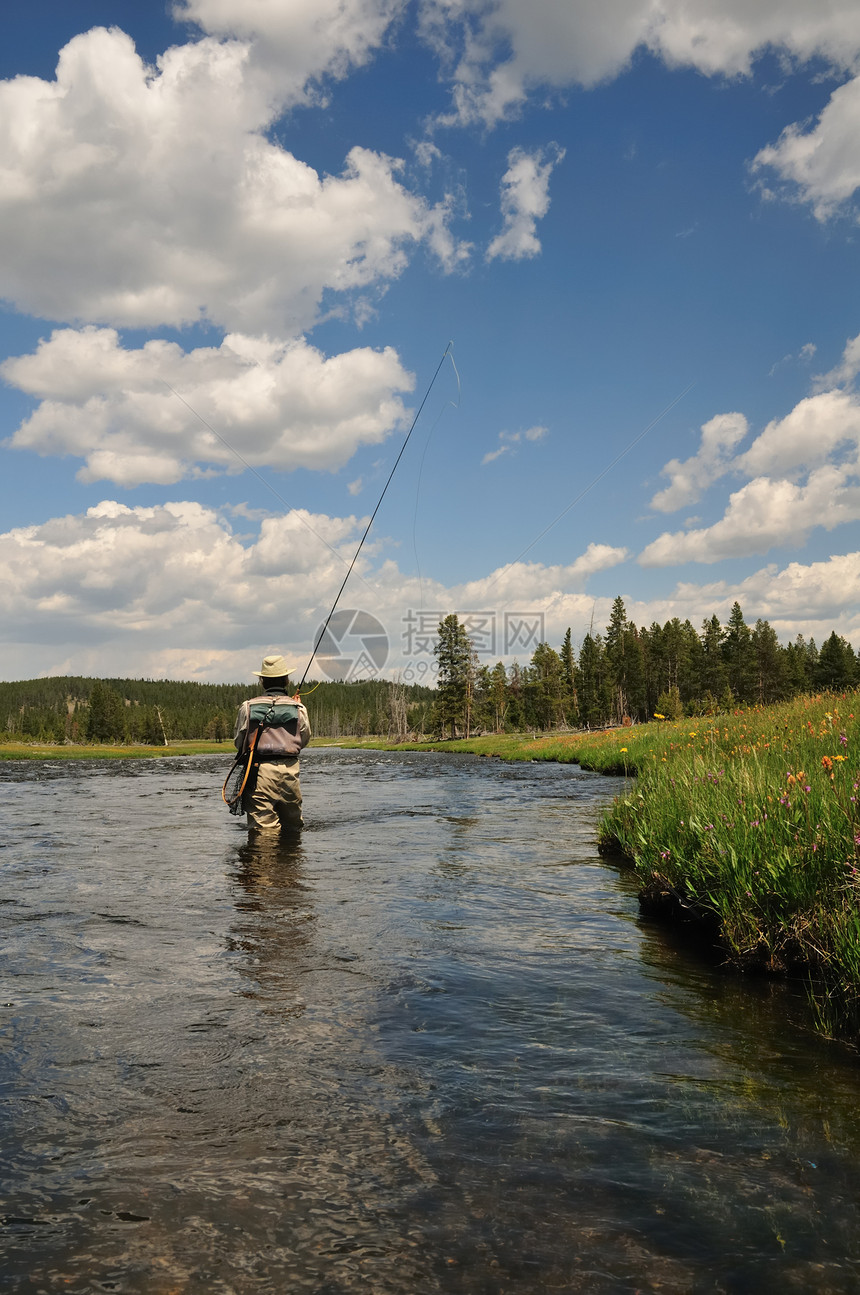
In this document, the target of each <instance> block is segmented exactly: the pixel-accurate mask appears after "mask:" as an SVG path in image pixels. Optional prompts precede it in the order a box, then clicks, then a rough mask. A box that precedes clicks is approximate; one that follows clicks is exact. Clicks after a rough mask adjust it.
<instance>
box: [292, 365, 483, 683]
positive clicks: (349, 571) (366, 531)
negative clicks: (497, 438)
mask: <svg viewBox="0 0 860 1295" xmlns="http://www.w3.org/2000/svg"><path fill="white" fill-rule="evenodd" d="M453 348H454V343H453V342H449V343H448V345H447V346H446V347H445V350H444V352H443V355H442V358H441V360H440V361H439V363H438V364H437V365H436V371H435V373H434V374H433V377H432V378H431V379H430V382H429V385H428V387H427V390H426V391H425V392H424V398H423V400H422V401H421V404H420V405H419V406H418V412H417V414H416V415H415V417H414V418H413V419H412V426H411V427H410V428H409V431H408V432H407V433H406V439H405V440H404V442H403V444H402V445H401V447H400V453H399V454H398V455H397V458H396V459H395V460H394V467H393V468H392V469H391V471H390V472H389V474H388V480H387V481H386V483H385V485H384V486H383V487H382V494H381V495H380V496H379V499H378V500H377V501H376V507H375V508H374V510H373V512H372V513H371V516H370V521H369V522H368V523H367V526H366V527H365V528H364V534H363V535H362V537H361V540H360V541H359V545H358V548H357V549H356V550H355V555H354V557H353V559H352V561H351V562H350V564H349V567H348V568H347V572H346V575H345V576H344V578H343V583H342V584H341V586H340V589H338V591H337V597H336V598H335V600H334V602H333V603H332V605H331V611H330V612H329V614H328V616H326V618H325V621H324V622H323V625H322V628H321V630H320V632H319V634H318V635H317V639H316V642H315V643H314V648H313V651H312V652H311V655H310V659H309V661H308V663H307V665H306V666H305V672H304V674H303V675H302V677H301V682H300V683H299V686H298V688H297V689H296V695H297V696H298V694H299V693H300V692H301V690H302V687H303V686H304V682H305V680H306V679H307V677H308V671H309V670H310V668H311V666H312V665H313V661H314V657H315V656H316V654H317V651H318V650H319V645H320V643H321V642H322V640H323V635H324V634H325V632H326V630H327V629H328V626H329V621H330V620H331V618H332V616H334V613H335V610H336V608H337V605H338V603H339V602H340V596H341V594H342V593H343V591H344V589H345V588H346V582H347V580H348V579H349V577H350V576H351V575H352V569H353V567H354V566H355V564H356V562H357V561H358V555H359V553H360V552H361V550H362V548H363V547H364V541H365V540H366V539H367V536H368V534H369V532H370V528H371V526H372V525H373V522H374V518H375V517H376V514H377V513H378V512H379V509H380V507H381V505H382V501H383V499H384V498H385V494H386V491H387V490H388V487H389V486H390V485H391V479H392V477H393V476H394V474H395V472H396V471H397V465H398V463H399V462H400V460H401V459H402V458H403V453H404V451H405V449H406V446H407V445H408V444H409V438H410V437H411V435H412V433H413V432H414V431H415V425H416V424H417V422H418V419H419V418H420V417H421V411H422V409H423V408H424V406H425V405H426V404H427V400H428V397H429V395H430V392H431V391H432V390H433V386H434V384H435V382H436V379H437V378H438V376H439V372H440V370H441V368H442V365H443V364H444V363H445V361H446V360H447V358H448V356H449V355H450V356H451V363H452V364H453V362H454V356H453ZM455 372H456V368H455ZM457 380H458V382H459V377H458V379H457Z"/></svg>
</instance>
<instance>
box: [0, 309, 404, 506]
mask: <svg viewBox="0 0 860 1295" xmlns="http://www.w3.org/2000/svg"><path fill="white" fill-rule="evenodd" d="M0 373H2V375H3V377H4V378H5V380H6V381H7V382H8V383H10V384H11V385H13V386H15V387H17V388H18V389H19V390H21V391H25V392H27V393H28V394H29V395H32V396H35V397H36V398H37V399H38V400H39V402H40V403H39V404H38V406H37V408H36V409H35V411H34V412H33V413H32V414H31V415H30V416H29V417H28V418H27V419H25V421H24V422H23V423H22V424H21V426H20V427H19V428H18V429H17V431H16V432H15V434H14V435H13V437H12V440H11V444H12V445H13V446H15V447H17V448H19V449H29V450H34V451H36V452H37V453H39V454H42V455H48V454H66V455H72V456H75V457H78V458H82V459H83V460H84V467H83V468H82V469H81V472H80V474H79V475H80V476H81V478H82V479H83V480H85V481H95V480H101V479H105V480H110V481H114V482H116V483H117V484H118V485H122V486H134V485H139V484H140V483H142V482H144V481H150V482H158V483H160V484H162V485H164V484H169V483H171V482H175V481H179V480H180V479H181V478H182V477H184V476H188V475H189V474H192V473H193V472H194V471H195V467H196V465H200V464H203V465H208V466H209V467H210V468H216V469H221V470H227V471H231V472H235V471H237V470H241V467H242V465H243V463H244V464H250V465H251V466H255V467H256V466H262V465H268V466H269V467H273V468H294V467H306V468H323V469H329V470H333V469H336V468H338V467H340V466H342V465H343V464H344V463H346V462H347V460H348V459H350V458H351V457H352V455H353V454H354V453H355V451H356V450H357V448H358V447H359V446H360V445H366V444H376V443H378V442H380V441H382V440H383V439H384V438H385V437H386V436H387V435H388V433H389V432H391V431H392V430H393V429H394V428H397V427H400V426H401V425H402V424H403V422H404V419H405V417H406V411H405V409H404V407H403V404H402V402H401V399H400V393H402V392H405V391H409V390H411V389H412V385H413V380H412V377H411V375H410V374H408V373H406V372H405V370H404V369H403V367H402V365H401V363H400V361H399V359H398V357H397V354H396V352H395V351H393V350H392V349H391V348H390V347H386V348H385V349H384V350H382V351H376V350H372V349H371V348H370V347H360V348H357V349H355V350H353V351H347V352H345V353H343V354H341V355H334V356H331V357H329V358H326V356H325V355H323V353H322V352H321V351H319V350H317V349H316V348H315V347H313V346H311V345H310V344H309V343H308V342H307V341H306V340H305V339H303V338H300V339H295V340H293V341H290V342H279V341H273V340H271V339H270V338H267V337H248V336H244V335H242V334H229V335H228V336H227V337H226V338H225V339H224V341H223V342H222V343H221V345H220V346H217V347H216V346H213V347H201V348H199V349H197V350H192V351H190V352H187V353H186V352H184V351H183V350H182V349H181V347H179V346H177V345H176V344H175V343H173V342H166V341H162V340H156V341H150V342H147V343H146V344H145V345H144V346H142V347H139V348H137V349H126V348H125V347H123V346H122V344H121V342H120V339H119V337H118V334H117V333H116V331H115V330H114V329H112V328H97V327H95V326H92V325H90V326H88V327H85V328H82V329H70V328H65V329H58V330H56V331H55V332H54V333H52V335H51V337H50V338H49V339H48V340H47V341H42V342H41V343H40V344H39V347H38V349H37V350H36V351H35V352H34V353H33V354H31V355H23V356H18V357H16V358H14V359H9V360H6V361H5V362H4V363H3V364H2V365H0ZM166 384H169V386H168V385H166ZM170 388H173V390H171V389H170ZM174 392H176V393H178V396H177V395H176V394H174ZM180 396H181V397H182V399H179V398H178V397H180ZM185 402H187V403H185ZM192 411H196V414H199V415H200V417H199V418H198V417H196V416H195V412H192ZM201 420H205V423H208V424H209V427H207V426H206V425H205V423H204V422H203V421H201ZM210 428H212V429H214V432H215V433H216V434H217V435H215V434H213V431H212V430H210Z"/></svg>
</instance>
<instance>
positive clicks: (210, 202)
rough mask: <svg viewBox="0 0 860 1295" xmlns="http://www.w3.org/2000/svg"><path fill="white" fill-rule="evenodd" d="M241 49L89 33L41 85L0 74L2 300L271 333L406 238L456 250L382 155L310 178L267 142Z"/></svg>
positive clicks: (438, 216)
mask: <svg viewBox="0 0 860 1295" xmlns="http://www.w3.org/2000/svg"><path fill="white" fill-rule="evenodd" d="M252 53H253V51H252V49H251V47H250V46H249V45H248V44H245V43H242V42H240V41H226V42H220V41H218V40H216V39H215V38H213V37H206V38H204V39H202V40H200V41H198V42H195V43H190V44H186V45H181V46H176V47H174V48H172V49H169V50H167V52H166V53H165V54H163V55H162V56H161V57H160V58H159V60H158V65H157V67H155V68H153V67H148V66H146V65H145V64H144V63H143V61H142V60H141V59H140V57H139V56H138V54H137V52H136V50H135V48H134V44H133V42H132V41H131V39H130V38H129V37H128V36H127V35H125V34H124V33H123V32H121V31H119V30H117V29H116V28H114V29H111V30H110V31H108V30H105V29H104V28H96V29H94V30H92V31H89V32H86V33H85V34H83V35H80V36H76V37H75V38H74V39H73V40H71V41H70V42H69V43H68V45H66V47H65V48H64V49H63V50H62V52H61V54H60V59H59V63H58V67H57V75H56V80H54V81H50V82H49V81H43V80H40V79H39V78H36V77H25V76H19V77H15V78H14V79H12V80H9V81H4V82H2V83H0V240H2V243H3V247H4V257H3V261H2V265H0V295H2V296H3V297H5V298H6V299H7V300H9V301H11V302H13V303H14V304H15V305H16V306H18V307H19V308H20V309H22V310H25V311H28V312H30V313H31V314H35V315H38V316H41V317H43V318H48V319H55V320H64V321H70V322H76V321H78V320H86V321H88V322H99V323H112V324H117V325H119V326H143V327H150V326H157V325H160V324H170V325H180V324H184V323H188V322H193V321H195V320H200V319H205V320H209V321H212V322H214V323H216V324H218V325H221V326H223V327H225V328H227V329H236V330H243V331H249V332H261V331H266V332H273V333H275V334H277V335H279V336H285V335H287V334H290V333H295V332H297V331H301V330H302V329H303V328H305V327H307V326H309V325H310V324H311V323H313V321H314V320H315V319H316V317H317V314H318V311H319V308H320V304H321V302H322V300H323V297H324V296H325V294H327V293H328V294H331V293H350V292H352V291H353V290H356V289H367V288H368V287H369V286H370V285H373V284H375V283H377V282H380V281H385V280H390V279H392V278H394V277H396V276H397V275H399V274H400V273H401V271H402V270H403V268H404V266H405V265H406V261H407V256H408V252H409V249H410V247H412V246H414V245H415V244H416V243H417V242H418V241H419V240H422V239H425V238H426V239H427V241H428V243H429V244H430V245H431V246H432V247H433V248H434V249H435V250H436V251H438V252H439V254H440V255H442V256H443V257H444V258H445V259H447V260H448V261H449V262H456V261H457V260H458V259H459V257H460V254H461V251H462V249H459V248H458V247H457V245H456V244H455V242H454V241H453V240H452V239H451V237H450V235H449V233H448V231H447V226H446V222H447V218H448V206H447V203H446V201H445V200H443V201H442V202H441V203H439V204H437V205H436V206H435V207H431V206H430V205H429V204H428V203H427V202H426V201H425V200H424V199H423V198H421V197H419V196H415V195H413V194H412V193H410V192H408V191H407V190H406V189H405V188H404V187H403V185H402V184H401V183H400V182H399V180H398V179H397V172H398V166H399V163H398V162H397V161H396V160H394V159H391V158H389V157H386V156H383V155H381V154H379V153H375V152H372V151H371V150H369V149H366V148H360V147H356V148H353V149H352V150H351V151H350V152H349V154H348V156H347V157H346V159H345V164H344V168H343V171H342V172H341V174H339V175H319V174H318V173H317V172H316V171H315V170H314V169H313V167H311V166H309V165H308V164H307V163H305V162H303V161H301V160H299V159H298V158H297V157H295V156H294V155H293V154H292V153H290V152H289V151H288V150H287V149H286V148H283V147H281V146H280V145H279V144H277V143H273V142H272V141H271V140H269V139H268V138H266V136H265V130H266V129H267V127H268V126H269V125H270V124H271V123H272V121H273V120H274V119H275V118H276V117H277V115H278V113H279V111H280V106H279V105H278V104H277V103H276V102H275V101H274V100H273V97H272V92H271V88H270V86H269V82H268V79H267V77H266V76H263V75H262V74H261V73H259V71H258V69H257V67H256V64H255V61H254V58H253V57H252Z"/></svg>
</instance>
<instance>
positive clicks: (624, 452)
mask: <svg viewBox="0 0 860 1295" xmlns="http://www.w3.org/2000/svg"><path fill="white" fill-rule="evenodd" d="M695 385H696V384H695V381H694V382H691V383H690V384H689V386H686V387H685V388H684V390H683V391H682V392H680V394H679V395H677V396H676V397H675V399H674V400H672V401H671V402H670V403H669V404H668V405H667V406H666V408H665V409H661V411H660V413H659V414H658V415H657V416H656V418H652V419H651V422H650V423H649V424H648V426H647V427H645V428H643V430H642V431H641V432H640V433H639V434H638V436H635V437H634V438H633V440H632V441H631V442H630V444H629V445H627V446H626V447H625V448H624V449H623V450H622V451H621V453H620V454H616V456H615V458H614V459H613V460H612V462H611V463H609V464H607V466H606V467H605V468H604V469H603V471H602V472H599V473H598V475H597V476H596V477H595V478H594V480H593V481H590V482H589V483H588V485H587V486H586V487H585V489H584V490H580V492H579V494H578V495H577V496H576V498H575V499H572V500H571V501H570V503H569V504H568V505H567V507H566V508H563V509H562V511H561V512H560V513H559V515H558V517H556V518H555V519H554V520H553V521H551V522H550V523H549V525H548V526H545V527H544V528H543V530H542V531H541V532H540V534H539V535H536V536H535V538H534V539H533V540H532V542H531V543H530V544H527V545H526V547H525V548H524V549H523V551H522V552H521V553H518V554H517V556H516V557H515V558H514V559H513V561H512V562H509V563H508V565H507V566H506V567H502V569H501V571H500V572H499V574H498V575H497V576H495V577H494V578H493V579H492V580H491V581H490V583H489V584H488V585H487V588H486V590H485V593H488V592H489V590H490V589H492V587H493V585H495V584H498V582H499V581H500V580H501V578H502V576H503V575H505V574H506V572H508V571H510V569H511V567H513V566H516V564H517V563H518V562H519V561H520V559H521V558H524V557H525V555H526V554H527V553H529V552H530V551H531V550H532V549H533V548H534V546H535V545H536V544H537V542H538V540H542V539H543V537H544V535H546V534H548V533H549V531H551V530H552V528H553V527H554V526H557V525H558V523H559V522H560V521H561V519H562V517H566V516H567V514H568V513H569V512H570V510H571V508H573V507H574V506H575V505H576V504H578V503H579V501H580V499H584V498H585V496H586V495H587V494H588V492H589V490H593V489H594V487H595V486H596V485H597V484H598V483H599V482H601V481H602V480H603V478H604V477H605V476H606V475H607V473H609V472H611V471H612V469H613V468H614V467H615V465H616V463H620V462H621V460H622V459H623V458H624V456H625V455H627V454H629V453H630V451H631V450H632V449H634V448H635V447H636V446H637V445H638V444H639V442H640V441H641V440H642V439H643V438H644V437H645V436H647V435H648V433H649V432H650V431H651V429H652V427H656V426H657V424H658V423H659V422H660V420H661V418H665V417H666V415H667V414H668V413H669V411H670V410H671V409H674V408H675V406H676V405H677V404H678V402H679V401H680V400H683V399H684V396H686V394H687V392H688V391H692V389H693V387H694V386H695Z"/></svg>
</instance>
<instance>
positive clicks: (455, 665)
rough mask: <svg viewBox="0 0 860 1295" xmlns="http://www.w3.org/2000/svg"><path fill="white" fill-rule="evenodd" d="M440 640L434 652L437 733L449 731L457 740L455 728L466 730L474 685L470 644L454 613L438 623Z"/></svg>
mask: <svg viewBox="0 0 860 1295" xmlns="http://www.w3.org/2000/svg"><path fill="white" fill-rule="evenodd" d="M438 634H439V637H438V639H437V642H436V646H435V647H434V649H433V651H434V654H435V656H436V660H437V662H438V664H439V684H438V698H437V701H436V724H437V728H438V730H439V732H440V733H443V734H444V733H445V731H446V729H447V730H450V734H451V737H452V738H453V737H456V735H457V727H458V725H459V726H460V727H461V728H463V729H465V728H466V727H467V725H468V719H469V716H470V700H471V691H470V690H471V688H472V687H473V685H474V680H473V666H472V643H471V641H470V639H469V635H468V634H467V633H466V627H465V626H464V625H461V623H460V620H459V618H458V617H457V616H456V615H454V614H453V613H452V614H451V615H450V616H446V617H445V618H444V620H441V621H440V622H439V630H438Z"/></svg>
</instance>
